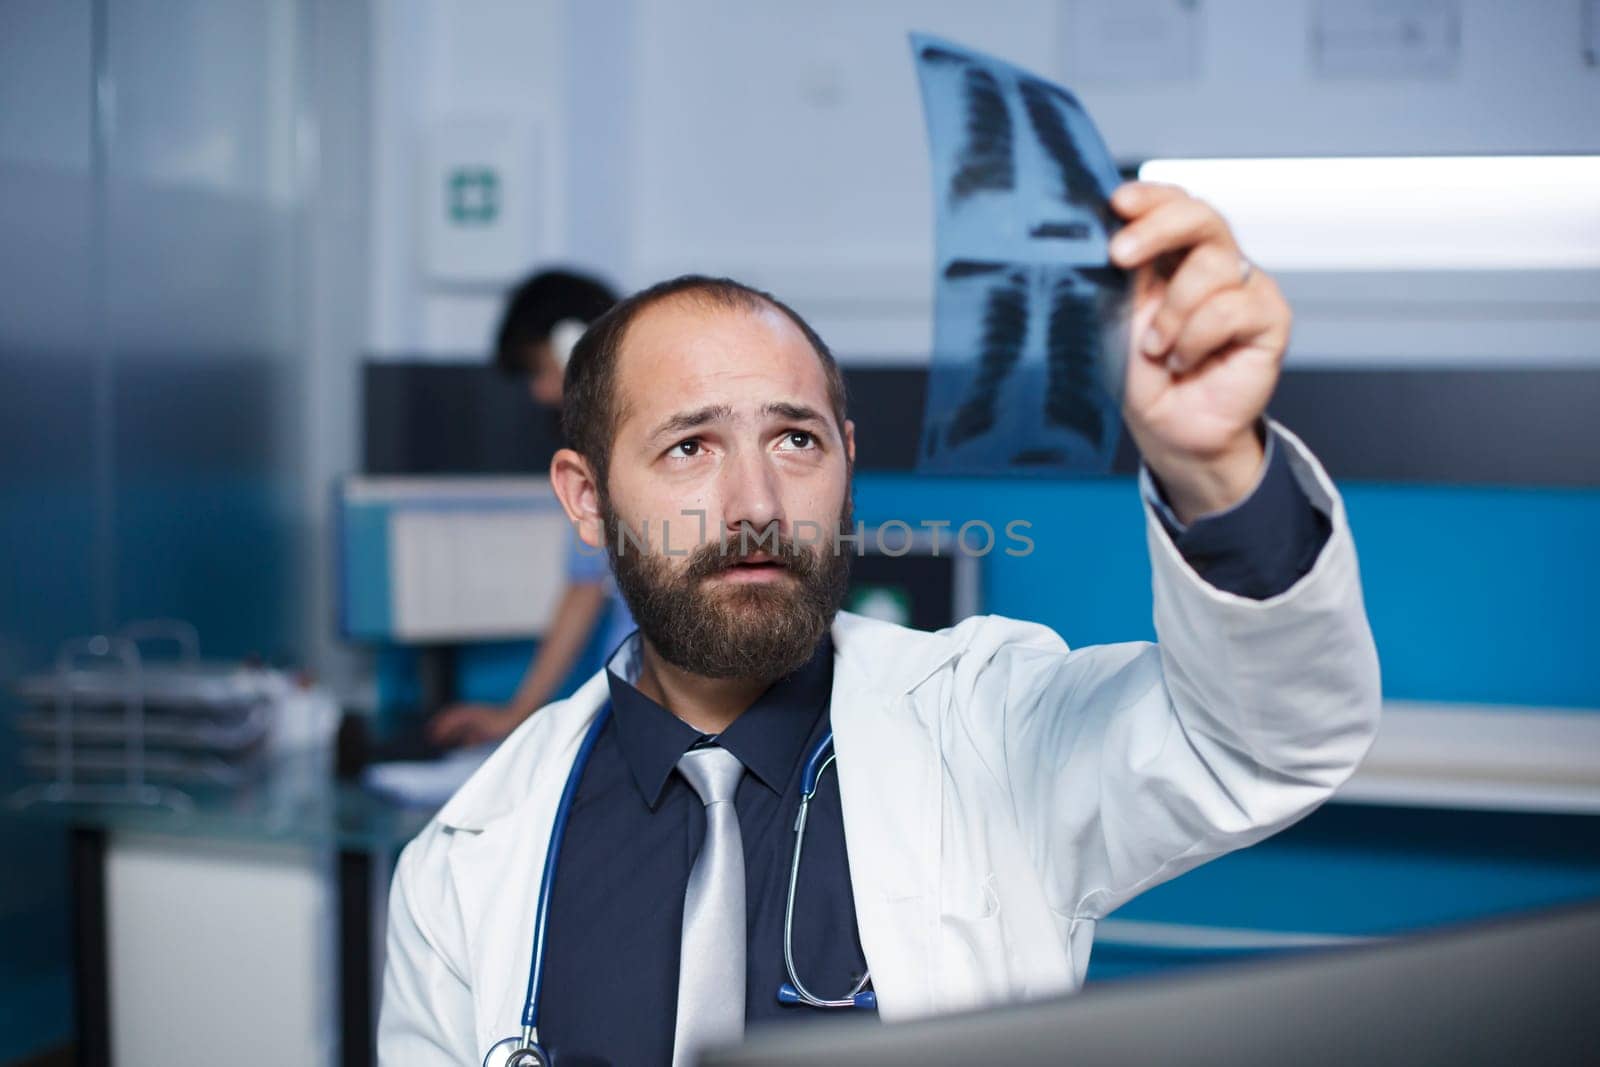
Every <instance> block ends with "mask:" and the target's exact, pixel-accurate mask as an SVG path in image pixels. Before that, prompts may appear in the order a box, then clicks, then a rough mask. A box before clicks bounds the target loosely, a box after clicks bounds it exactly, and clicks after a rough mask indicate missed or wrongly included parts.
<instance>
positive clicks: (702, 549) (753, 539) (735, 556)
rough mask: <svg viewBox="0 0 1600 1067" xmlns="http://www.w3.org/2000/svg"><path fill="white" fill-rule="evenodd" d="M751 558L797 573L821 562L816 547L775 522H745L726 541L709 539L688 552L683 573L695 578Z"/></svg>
mask: <svg viewBox="0 0 1600 1067" xmlns="http://www.w3.org/2000/svg"><path fill="white" fill-rule="evenodd" d="M753 562H760V563H770V564H773V565H774V566H779V567H784V568H785V569H787V570H791V571H794V572H795V573H796V574H797V575H798V576H800V577H806V576H808V575H810V574H813V573H815V572H816V571H817V570H818V569H819V568H820V567H821V565H822V564H821V562H820V561H819V560H818V558H817V553H816V551H814V550H813V549H811V548H809V547H808V546H806V545H802V544H801V543H800V542H799V541H798V540H796V539H795V537H794V535H793V534H784V533H783V532H782V531H781V530H779V529H778V528H777V527H776V525H768V527H767V528H766V529H765V530H757V529H756V528H755V527H754V526H752V525H750V524H749V523H748V522H746V523H741V524H740V527H739V532H738V533H737V534H730V535H729V536H728V538H727V540H726V541H725V542H723V543H721V544H719V543H717V542H714V541H708V542H707V543H705V544H703V545H700V546H699V547H698V548H696V549H695V550H694V551H693V552H691V553H690V554H689V562H688V563H687V564H686V565H685V567H684V571H683V574H684V577H685V578H686V579H688V580H690V581H695V580H698V579H701V578H709V577H711V576H712V575H714V574H721V573H722V572H723V571H726V570H731V569H732V568H734V567H737V566H739V565H740V564H742V563H753Z"/></svg>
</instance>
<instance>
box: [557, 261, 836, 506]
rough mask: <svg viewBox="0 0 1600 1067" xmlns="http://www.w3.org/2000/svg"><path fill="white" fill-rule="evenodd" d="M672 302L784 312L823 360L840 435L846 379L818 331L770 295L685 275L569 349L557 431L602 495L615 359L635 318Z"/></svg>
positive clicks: (622, 308) (626, 302)
mask: <svg viewBox="0 0 1600 1067" xmlns="http://www.w3.org/2000/svg"><path fill="white" fill-rule="evenodd" d="M674 298H677V299H687V300H696V301H700V302H701V303H702V304H705V305H709V306H711V307H718V308H725V309H727V310H730V311H764V310H767V309H769V308H770V309H774V310H776V311H780V312H782V313H783V314H784V315H785V316H787V317H788V319H789V321H790V322H792V323H794V324H795V326H796V327H798V328H799V330H800V332H801V333H802V334H804V335H805V339H806V341H807V342H809V343H810V345H811V348H812V350H813V351H815V352H816V354H817V358H818V359H819V360H821V361H822V373H823V375H824V376H825V377H826V378H827V383H828V403H829V404H830V405H831V406H832V408H833V417H834V421H835V422H837V423H838V425H839V432H840V434H841V435H842V434H843V433H844V421H845V399H846V398H845V387H844V375H843V374H842V373H841V372H840V370H839V364H838V363H837V362H836V361H835V360H834V358H833V353H832V352H830V351H829V350H828V346H827V345H826V344H824V343H823V340H822V338H821V337H819V336H817V331H815V330H813V329H812V328H811V324H810V323H808V322H806V320H805V319H803V318H801V317H800V314H799V313H798V312H796V311H795V310H794V309H793V308H791V307H790V306H789V305H788V304H785V303H784V302H783V301H781V300H779V299H778V298H777V297H775V296H773V295H772V294H771V293H767V292H763V291H762V290H760V289H756V288H753V287H751V286H748V285H745V284H743V283H742V282H736V281H734V280H733V279H732V278H714V277H710V276H708V275H704V274H684V275H680V276H679V277H676V278H671V279H669V280H667V281H664V282H658V283H657V284H655V285H652V286H651V287H650V288H648V289H642V290H640V291H639V292H637V293H634V294H633V295H632V296H629V297H627V298H625V299H623V300H622V301H621V302H620V303H618V304H616V305H615V306H614V307H612V308H611V310H609V311H607V312H606V313H605V314H604V315H602V316H600V318H599V319H597V320H596V321H595V322H593V323H591V324H590V325H589V329H588V331H587V332H586V333H584V335H583V339H582V340H580V341H579V342H578V344H577V347H576V348H574V349H573V350H572V360H571V362H569V363H568V364H567V372H566V380H565V383H564V386H563V389H562V403H561V428H562V430H563V431H564V432H565V434H566V437H567V440H568V441H569V442H571V444H572V447H573V448H575V449H576V450H577V451H578V452H579V453H580V454H581V455H582V456H583V457H584V458H585V459H587V460H588V461H589V465H590V466H591V467H593V468H594V471H595V475H596V477H597V478H598V479H599V481H600V486H601V489H602V491H604V488H605V481H606V470H607V468H608V466H609V465H610V461H611V444H612V439H613V438H614V437H615V436H616V429H617V416H618V411H617V399H616V377H617V355H618V353H619V352H620V351H621V349H622V342H623V339H624V338H625V337H626V335H627V332H628V327H629V326H631V325H633V321H634V319H636V318H638V317H639V314H640V313H641V312H643V311H644V310H645V309H646V308H649V307H651V306H653V305H655V304H658V303H660V302H662V301H664V300H668V299H674Z"/></svg>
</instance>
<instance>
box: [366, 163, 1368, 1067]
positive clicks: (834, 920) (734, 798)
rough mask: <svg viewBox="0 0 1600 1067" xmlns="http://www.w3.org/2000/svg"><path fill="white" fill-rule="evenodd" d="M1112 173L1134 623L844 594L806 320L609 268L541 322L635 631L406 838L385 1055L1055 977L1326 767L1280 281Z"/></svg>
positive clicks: (759, 297)
mask: <svg viewBox="0 0 1600 1067" xmlns="http://www.w3.org/2000/svg"><path fill="white" fill-rule="evenodd" d="M1113 204H1114V206H1115V207H1116V208H1117V210H1118V211H1119V212H1120V213H1121V214H1122V215H1123V217H1124V218H1126V219H1127V220H1129V224H1128V225H1127V226H1126V227H1125V228H1124V230H1123V231H1122V232H1121V234H1120V235H1119V236H1118V238H1117V240H1116V241H1115V242H1114V243H1113V246H1112V253H1113V256H1114V258H1115V259H1116V261H1117V262H1118V263H1119V264H1120V265H1122V266H1124V267H1127V268H1129V269H1132V270H1136V271H1137V272H1138V273H1137V279H1136V283H1137V290H1136V293H1137V295H1136V311H1135V318H1134V326H1135V329H1134V333H1133V336H1134V337H1135V338H1137V339H1138V340H1137V342H1136V344H1137V351H1134V352H1130V353H1129V365H1128V376H1127V383H1126V392H1125V400H1124V407H1125V413H1126V417H1127V422H1128V427H1129V430H1130V432H1131V433H1132V435H1133V437H1134V440H1135V442H1136V443H1137V444H1138V446H1139V448H1140V451H1141V454H1142V456H1143V458H1144V461H1145V469H1144V471H1143V472H1142V474H1141V489H1142V493H1143V495H1144V498H1145V510H1146V516H1147V522H1146V527H1147V539H1148V543H1149V547H1150V553H1151V565H1152V572H1153V578H1154V592H1155V621H1156V630H1157V635H1158V638H1159V644H1149V643H1142V642H1141V643H1129V644H1122V645H1112V646H1098V647H1091V648H1085V649H1078V650H1075V651H1069V650H1068V648H1067V647H1066V645H1065V644H1064V643H1063V642H1062V641H1061V639H1060V638H1059V637H1058V636H1056V635H1055V634H1054V633H1052V632H1051V631H1049V630H1047V629H1045V628H1044V627H1041V626H1037V625H1034V624H1029V623H1025V622H1019V621H1016V620H1011V619H1004V618H998V617H980V618H974V619H968V620H966V621H964V622H962V623H960V624H959V625H957V626H955V627H952V628H950V629H948V630H944V631H941V632H939V633H936V634H928V633H922V632H918V631H913V630H908V629H905V628H902V627H897V626H893V625H890V624H888V623H883V622H877V621H872V620H867V619H864V618H860V617H857V616H852V615H850V614H848V613H843V612H840V611H839V610H838V607H839V604H840V602H841V597H842V595H843V590H844V586H845V579H846V574H847V568H848V556H849V553H850V552H851V551H853V550H854V542H852V541H850V540H848V539H846V538H845V537H837V538H836V537H835V536H834V535H835V533H836V532H839V533H842V534H844V535H849V534H852V533H853V532H854V530H853V527H852V523H851V510H850V509H851V497H850V480H851V470H852V467H853V463H854V455H855V445H854V428H853V424H852V423H851V422H850V421H849V419H848V418H847V417H846V412H845V395H844V386H843V382H842V378H841V376H840V373H839V370H838V367H837V366H836V365H835V363H834V360H833V357H832V355H831V354H830V353H829V352H828V349H827V347H826V346H825V345H824V344H823V342H822V340H821V339H820V338H819V337H817V335H816V334H815V333H814V332H813V331H812V330H811V328H810V327H809V326H808V325H806V323H805V322H804V320H802V319H801V318H800V317H799V316H798V315H797V314H795V313H794V312H793V311H792V310H791V309H789V308H788V307H787V306H786V305H784V304H782V303H781V302H779V301H778V300H776V299H775V298H773V297H771V296H769V295H767V294H765V293H761V292H758V291H756V290H753V289H750V288H747V287H745V286H742V285H739V284H737V283H734V282H731V281H728V280H726V279H711V278H702V277H686V278H680V279H676V280H674V281H671V282H666V283H663V284H661V285H658V286H656V287H654V288H652V289H648V290H645V291H644V292H642V293H639V294H636V295H634V296H632V297H630V298H628V299H627V300H624V301H623V302H622V303H621V304H619V305H617V306H616V307H615V308H613V309H612V310H611V311H610V312H608V313H607V314H606V315H605V316H604V317H603V318H601V319H600V320H599V321H598V322H596V323H595V324H594V325H593V326H592V327H591V328H590V329H589V330H588V332H587V333H586V334H585V335H584V338H583V340H582V341H581V342H580V343H579V345H578V346H577V348H576V350H575V351H574V354H573V358H572V362H571V364H570V365H569V367H568V370H567V377H566V399H565V407H564V419H565V423H566V427H567V431H568V436H569V440H570V441H571V442H572V445H573V447H572V448H571V449H569V450H565V451H563V452H561V453H559V454H558V455H557V456H556V458H555V459H554V461H553V462H552V465H551V479H552V482H553V483H554V485H555V489H556V492H557V493H558V495H559V496H560V498H561V500H562V503H563V505H564V507H565V508H566V511H567V514H568V516H569V518H570V519H571V520H572V522H573V524H574V526H575V528H576V529H577V531H578V535H579V537H580V538H582V540H583V541H584V542H585V543H586V544H589V545H591V546H594V547H595V548H596V550H598V549H599V547H600V546H604V548H605V550H606V551H607V552H608V553H609V555H610V558H611V561H612V565H613V568H614V570H615V573H616V575H617V579H618V582H619V584H620V586H621V589H622V592H623V594H624V596H625V597H626V599H627V601H628V604H629V606H630V607H631V609H632V611H633V614H634V617H635V620H636V621H637V623H638V625H639V633H638V634H637V635H636V636H635V637H634V638H633V639H631V640H630V641H629V642H627V643H625V644H624V645H623V647H622V648H621V649H620V650H619V651H618V653H617V654H616V655H615V656H614V657H613V658H612V660H611V662H610V663H609V664H608V667H607V669H606V670H604V671H602V672H601V673H600V674H599V675H597V676H596V677H595V678H593V679H592V680H591V681H590V682H588V683H587V684H586V685H585V686H584V687H583V688H581V689H580V690H579V691H578V692H577V693H576V694H574V696H573V697H572V698H571V699H569V700H567V701H563V702H560V703H557V704H554V705H551V706H549V707H547V708H545V709H544V710H542V711H541V712H540V713H539V714H537V715H535V716H533V717H532V718H531V719H530V720H529V721H528V722H527V723H525V724H524V725H523V726H521V727H519V728H518V730H517V731H516V732H515V733H514V734H513V735H512V736H511V737H510V738H509V739H508V740H507V741H506V743H505V744H504V745H503V746H502V747H501V748H500V750H499V751H498V752H497V753H496V754H495V756H494V757H493V758H492V759H491V760H490V762H489V763H488V764H486V765H485V767H484V768H483V769H482V770H481V771H480V772H479V773H478V774H477V776H476V777H474V778H473V779H472V781H470V782H469V783H468V784H467V785H466V786H465V787H463V788H462V790H461V791H460V792H459V793H458V794H457V795H456V796H455V797H454V798H453V799H452V800H451V801H450V803H449V804H447V805H446V806H445V808H444V809H443V810H442V811H441V812H440V814H439V816H438V817H437V818H436V819H435V820H434V822H433V823H431V824H430V825H429V827H428V828H427V829H425V830H424V831H423V832H422V834H420V835H419V837H418V838H417V840H416V841H414V842H413V843H412V844H411V845H410V846H408V847H407V849H406V852H405V854H404V856H403V857H402V859H401V862H400V865H399V869H398V871H397V873H396V876H395V881H394V887H393V890H392V902H391V909H390V932H389V961H388V971H387V975H386V979H385V988H384V1004H383V1012H382V1018H381V1022H380V1027H379V1052H380V1057H381V1058H382V1059H383V1060H384V1061H385V1062H388V1063H395V1064H435V1063H438V1064H443V1063H467V1062H472V1063H477V1062H483V1061H484V1060H485V1057H489V1062H493V1063H496V1064H498V1063H502V1062H507V1057H508V1054H511V1053H513V1052H514V1050H515V1049H516V1048H518V1047H519V1046H520V1045H522V1044H524V1043H530V1044H537V1045H538V1046H539V1047H540V1048H541V1050H542V1051H544V1052H547V1053H550V1054H553V1055H554V1057H555V1060H556V1062H557V1063H558V1064H560V1065H561V1067H570V1065H571V1064H576V1063H591V1064H592V1063H611V1064H626V1065H629V1067H632V1065H640V1064H665V1063H669V1062H671V1063H674V1064H681V1063H689V1062H692V1060H693V1057H694V1055H695V1054H696V1053H697V1052H698V1051H699V1050H700V1049H702V1048H705V1047H707V1046H709V1045H713V1044H720V1043H727V1042H731V1041H737V1040H738V1038H739V1037H740V1035H741V1034H742V1033H743V1030H744V1027H745V1025H746V1024H747V1023H749V1024H756V1023H760V1022H764V1021H768V1020H776V1019H782V1018H791V1019H804V1018H818V1017H822V1016H824V1015H826V1014H827V1010H826V1009H825V1008H824V1007H823V1006H822V1005H821V1004H820V1003H819V1001H821V1000H825V999H832V1000H833V1001H835V1002H836V1003H838V1004H839V1005H848V1006H854V1007H855V1008H857V1009H860V1010H871V1009H873V1008H876V1009H877V1010H878V1011H879V1012H880V1013H881V1015H882V1016H883V1017H884V1018H888V1019H905V1018H911V1017H915V1016H918V1015H923V1014H928V1013H932V1012H938V1011H945V1010H951V1009H957V1008H967V1007H973V1006H977V1005H982V1004H990V1003H997V1002H1000V1001H1004V1000H1010V999H1019V998H1025V997H1037V996H1042V995H1048V994H1054V993H1060V992H1064V991H1069V990H1072V989H1074V988H1076V987H1077V986H1078V985H1080V984H1081V982H1082V980H1083V975H1084V971H1085V969H1086V967H1087V964H1088V956H1089V950H1090V947H1091V943H1092V941H1093V936H1094V928H1095V923H1096V921H1097V920H1098V919H1099V918H1101V917H1102V916H1104V915H1106V914H1108V913H1109V912H1110V911H1112V910H1113V909H1115V908H1116V907H1118V906H1119V905H1120V904H1122V903H1123V902H1125V901H1126V900H1128V899H1129V898H1130V897H1132V896H1134V895H1135V894H1137V893H1139V892H1141V891H1142V890H1144V889H1147V888H1149V887H1151V886H1153V885H1156V884H1158V883H1159V882H1162V881H1164V880H1166V879H1169V878H1172V877H1174V876H1176V875H1178V874H1180V873H1182V872H1183V871H1185V870H1188V869H1189V868H1191V867H1194V866H1195V865H1197V864H1199V863H1201V862H1204V861H1205V860H1207V859H1209V858H1212V857H1214V856H1217V855H1219V854H1221V853H1223V852H1226V851H1228V850H1230V849H1234V848H1239V847H1242V846H1244V845H1248V844H1251V843H1253V842H1255V841H1258V840H1260V839H1261V838H1263V837H1265V836H1267V835H1268V834H1271V833H1273V832H1274V831H1276V830H1279V829H1281V828H1283V827H1284V826H1287V825H1289V824H1290V823H1292V822H1293V821H1295V820H1296V819H1298V818H1299V817H1301V816H1303V815H1304V814H1305V813H1306V812H1308V811H1310V810H1311V809H1312V808H1314V807H1315V806H1316V805H1317V804H1318V803H1320V802H1321V801H1322V800H1324V799H1325V798H1326V797H1327V796H1328V795H1329V794H1330V793H1331V792H1332V790H1333V789H1334V788H1335V787H1337V785H1338V784H1339V783H1340V782H1342V781H1343V780H1344V778H1345V777H1347V776H1348V774H1349V773H1350V772H1351V771H1352V770H1353V769H1354V767H1355V766H1356V764H1357V763H1358V762H1359V760H1360V758H1361V756H1362V755H1363V754H1364V752H1365V750H1366V747H1367V745H1368V744H1369V742H1370V739H1371V737H1372V735H1373V732H1374V729H1375V726H1376V719H1377V709H1378V704H1379V687H1378V672H1377V661H1376V655H1375V653H1374V650H1373V645H1372V639H1371V634H1370V632H1369V630H1368V627H1367V623H1366V618H1365V613H1364V611H1363V608H1362V602H1361V591H1360V584H1359V580H1358V577H1357V571H1356V561H1355V554H1354V548H1353V545H1352V543H1351V539H1350V533H1349V529H1348V526H1347V524H1346V522H1345V519H1344V514H1343V507H1342V504H1341V503H1340V500H1339V498H1338V495H1337V493H1336V491H1335V490H1334V488H1333V486H1332V484H1331V482H1329V480H1328V479H1327V476H1326V475H1325V474H1324V473H1323V472H1322V470H1321V468H1320V466H1319V465H1318V464H1317V462H1316V460H1315V459H1314V458H1313V457H1312V456H1311V455H1310V453H1309V452H1308V451H1307V450H1306V449H1305V447H1304V446H1303V445H1302V444H1300V442H1299V441H1298V440H1297V439H1295V438H1294V437H1293V436H1292V435H1291V434H1289V433H1288V432H1287V431H1286V430H1284V429H1283V428H1282V427H1280V426H1277V425H1276V424H1274V423H1270V421H1268V420H1266V419H1265V418H1264V416H1263V412H1264V410H1265V407H1266V402H1267V399H1268V398H1269V397H1270V395H1271V393H1272V389H1273V386H1274V384H1275V382H1276V380H1277V375H1278V371H1279V367H1280V365H1281V361H1282V358H1283V352H1284V347H1285V345H1286V343H1287V339H1288V330H1289V317H1290V316H1289V310H1288V307H1287V305H1286V304H1285V303H1284V301H1283V299H1282V297H1281V296H1280V295H1279V293H1278V290H1277V287H1276V286H1275V285H1274V284H1273V282H1272V281H1271V279H1269V278H1267V277H1266V276H1265V275H1264V274H1263V273H1262V272H1260V271H1259V270H1256V269H1254V268H1253V267H1252V266H1251V265H1250V264H1249V262H1248V261H1247V260H1245V259H1244V258H1243V257H1242V255H1241V254H1240V252H1239V250H1238V247H1237V245H1236V244H1235V242H1234V240H1233V236H1232V234H1231V232H1230V231H1229V229H1228V227H1227V225H1226V223H1225V222H1223V220H1222V219H1221V218H1220V217H1219V216H1217V214H1216V213H1215V212H1214V211H1212V210H1211V209H1210V208H1209V207H1207V206H1205V205H1204V204H1201V203H1200V202H1198V201H1196V200H1193V199H1191V198H1189V197H1188V196H1186V195H1184V194H1183V193H1182V192H1181V191H1179V190H1176V189H1172V188H1168V187H1160V186H1151V185H1144V184H1139V183H1134V184H1130V185H1127V186H1124V187H1123V188H1122V189H1120V190H1119V191H1118V193H1117V195H1116V197H1115V198H1114V200H1113ZM817 531H823V532H824V533H825V536H821V537H817V536H812V535H814V534H815V533H816V532H817ZM1041 577H1046V576H1041ZM830 736H831V737H832V739H833V748H832V750H831V751H832V753H833V754H834V755H835V756H836V757H837V759H836V763H835V764H834V765H833V767H832V769H829V767H828V763H827V760H826V755H827V753H828V751H829V749H828V747H827V746H828V743H829V738H830ZM819 771H820V774H819V773H817V772H819ZM813 787H814V793H813V794H808V795H809V797H810V799H809V803H808V805H807V806H806V808H804V809H802V807H801V803H802V792H803V788H804V789H805V790H811V789H812V788H813ZM564 793H565V794H568V796H567V798H566V800H563V794H564ZM802 812H803V813H804V819H803V820H802V819H801V818H800V815H801V814H802ZM802 825H803V826H804V827H805V834H806V836H805V838H804V842H805V845H804V859H805V863H804V865H803V867H802V868H801V869H800V871H799V875H798V878H797V879H796V880H794V881H793V882H792V881H791V876H790V862H791V857H793V856H795V855H796V854H797V852H796V843H795V842H796V836H795V835H796V833H797V832H799V829H800V827H801V826H802ZM791 905H792V912H791V911H790V907H791ZM530 956H532V957H533V961H534V963H535V966H534V968H533V974H532V976H531V977H530ZM869 972H870V978H869ZM780 988H782V989H783V990H784V992H783V994H782V995H781V996H780V994H779V990H780ZM1063 1051H1064V1054H1070V1050H1063ZM510 1062H521V1063H524V1064H526V1063H538V1062H543V1061H541V1060H535V1059H523V1060H520V1061H517V1060H514V1059H513V1060H511V1061H510Z"/></svg>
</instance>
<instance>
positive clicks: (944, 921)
mask: <svg viewBox="0 0 1600 1067" xmlns="http://www.w3.org/2000/svg"><path fill="white" fill-rule="evenodd" d="M1010 956H1011V953H1010V948H1009V945H1008V943H1007V937H1006V925H1005V915H1004V912H1003V909H1002V908H1001V896H1000V889H999V881H998V878H997V876H996V875H995V874H994V872H992V871H991V872H989V873H988V874H986V875H984V876H983V877H981V878H973V877H971V874H970V872H969V873H968V874H967V876H966V877H959V876H958V877H956V878H953V879H948V880H947V883H946V886H945V893H944V899H943V905H942V907H941V909H940V915H939V965H940V980H939V982H938V988H939V991H940V992H939V1000H940V1008H941V1010H956V1009H961V1008H971V1007H978V1006H981V1005H984V1004H989V1003H993V1002H995V1001H997V1000H1001V999H1004V998H1005V997H1006V996H1007V995H1008V993H1009V990H1010V972H1011V967H1010V964H1009V959H1010Z"/></svg>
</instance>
